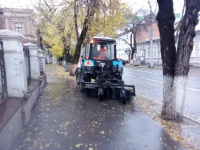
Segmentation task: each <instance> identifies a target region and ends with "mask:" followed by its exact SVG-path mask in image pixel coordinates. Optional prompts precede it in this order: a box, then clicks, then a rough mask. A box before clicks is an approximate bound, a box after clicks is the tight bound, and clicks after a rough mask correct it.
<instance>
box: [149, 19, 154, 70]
mask: <svg viewBox="0 0 200 150" xmlns="http://www.w3.org/2000/svg"><path fill="white" fill-rule="evenodd" d="M152 23H153V20H152V16H151V27H150V51H151V68H153V67H154V66H153V28H152Z"/></svg>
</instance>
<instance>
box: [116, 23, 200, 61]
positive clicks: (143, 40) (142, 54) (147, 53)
mask: <svg viewBox="0 0 200 150" xmlns="http://www.w3.org/2000/svg"><path fill="white" fill-rule="evenodd" d="M151 31H152V36H151V37H150V32H151ZM130 37H131V31H124V32H122V33H120V34H118V35H117V38H116V42H117V57H118V58H122V59H125V60H128V55H127V53H126V50H127V49H128V50H130V49H131V48H130V45H129V44H127V43H126V42H125V41H127V42H128V43H130V40H131V39H130ZM151 39H152V51H151V47H150V40H151ZM136 42H137V48H136V49H137V51H136V54H135V55H134V58H133V60H131V61H130V63H131V64H150V62H151V59H152V60H153V63H154V65H157V64H161V63H162V60H161V52H160V48H161V46H160V35H159V29H158V26H157V23H156V22H153V23H152V24H151V26H146V27H145V28H144V29H140V32H138V34H137V35H136ZM190 63H191V64H195V65H198V64H200V30H198V31H196V37H195V38H194V47H193V51H192V54H191V58H190Z"/></svg>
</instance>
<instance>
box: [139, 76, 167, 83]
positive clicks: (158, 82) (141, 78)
mask: <svg viewBox="0 0 200 150" xmlns="http://www.w3.org/2000/svg"><path fill="white" fill-rule="evenodd" d="M140 79H144V80H148V81H152V82H157V83H163V82H161V81H157V80H151V79H148V78H142V77H140Z"/></svg>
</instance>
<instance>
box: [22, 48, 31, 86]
mask: <svg viewBox="0 0 200 150" xmlns="http://www.w3.org/2000/svg"><path fill="white" fill-rule="evenodd" d="M23 51H24V59H25V64H26V75H27V83H28V85H29V84H30V83H31V65H30V53H29V48H28V47H27V46H24V47H23Z"/></svg>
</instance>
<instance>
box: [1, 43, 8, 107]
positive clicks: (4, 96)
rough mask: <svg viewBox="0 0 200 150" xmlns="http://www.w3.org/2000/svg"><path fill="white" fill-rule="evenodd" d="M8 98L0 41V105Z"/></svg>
mask: <svg viewBox="0 0 200 150" xmlns="http://www.w3.org/2000/svg"><path fill="white" fill-rule="evenodd" d="M7 97H8V93H7V83H6V69H5V61H4V51H3V42H2V41H1V40H0V104H1V103H2V102H3V101H5V100H6V99H7Z"/></svg>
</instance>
